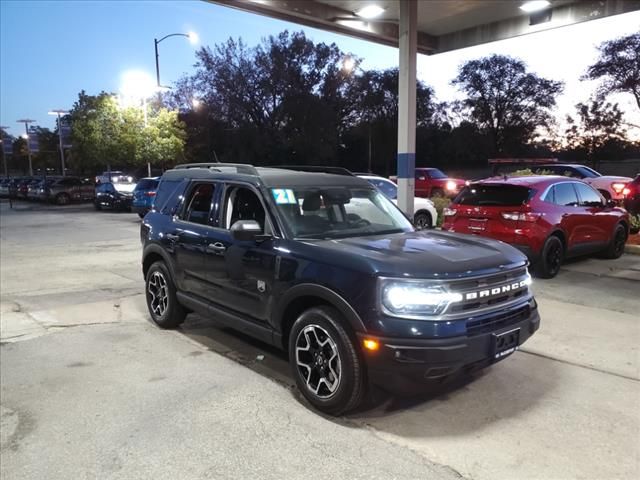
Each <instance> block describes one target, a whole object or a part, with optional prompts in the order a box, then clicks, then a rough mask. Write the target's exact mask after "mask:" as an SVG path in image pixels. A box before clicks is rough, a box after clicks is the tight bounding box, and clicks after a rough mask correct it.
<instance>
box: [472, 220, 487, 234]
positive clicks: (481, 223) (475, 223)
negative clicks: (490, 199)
mask: <svg viewBox="0 0 640 480" xmlns="http://www.w3.org/2000/svg"><path fill="white" fill-rule="evenodd" d="M486 226H487V221H486V220H479V219H476V218H470V219H469V230H473V231H476V232H482V231H484V230H485V228H486Z"/></svg>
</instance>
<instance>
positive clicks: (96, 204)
mask: <svg viewBox="0 0 640 480" xmlns="http://www.w3.org/2000/svg"><path fill="white" fill-rule="evenodd" d="M93 206H94V208H95V209H96V210H97V211H98V212H99V211H100V210H102V205H100V204H99V203H98V201H97V200H96V201H95V202H93Z"/></svg>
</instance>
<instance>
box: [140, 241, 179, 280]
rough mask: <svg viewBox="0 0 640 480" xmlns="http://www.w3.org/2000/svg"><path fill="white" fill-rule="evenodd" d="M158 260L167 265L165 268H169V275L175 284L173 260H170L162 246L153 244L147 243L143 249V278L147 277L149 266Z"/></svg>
mask: <svg viewBox="0 0 640 480" xmlns="http://www.w3.org/2000/svg"><path fill="white" fill-rule="evenodd" d="M159 260H162V261H164V263H165V264H166V265H167V268H168V269H169V273H171V277H172V278H173V282H174V284H175V274H174V270H173V262H172V261H171V258H170V257H169V255H168V254H167V252H165V250H164V249H163V248H162V247H160V246H159V245H155V244H151V245H148V246H147V247H145V249H144V253H143V255H142V276H143V278H146V277H147V272H148V271H149V268H150V267H151V265H153V264H154V263H155V262H157V261H159Z"/></svg>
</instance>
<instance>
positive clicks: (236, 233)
mask: <svg viewBox="0 0 640 480" xmlns="http://www.w3.org/2000/svg"><path fill="white" fill-rule="evenodd" d="M230 230H231V236H232V237H233V239H234V240H238V241H240V242H248V241H251V240H256V238H257V237H258V236H260V235H262V228H260V224H259V223H258V222H256V221H255V220H238V221H237V222H235V223H234V224H233V225H231V229H230Z"/></svg>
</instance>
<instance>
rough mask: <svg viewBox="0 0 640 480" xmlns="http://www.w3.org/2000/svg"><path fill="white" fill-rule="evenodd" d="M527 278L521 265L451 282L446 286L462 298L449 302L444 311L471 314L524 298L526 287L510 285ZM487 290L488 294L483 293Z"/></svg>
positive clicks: (525, 271) (525, 270)
mask: <svg viewBox="0 0 640 480" xmlns="http://www.w3.org/2000/svg"><path fill="white" fill-rule="evenodd" d="M528 278H529V274H528V273H527V269H526V267H522V268H517V269H514V270H509V271H507V272H501V273H499V274H494V275H490V276H487V277H480V278H474V279H471V280H462V281H459V282H452V283H451V284H450V285H449V286H448V287H449V289H450V291H452V292H455V293H460V294H462V295H463V298H464V299H463V300H462V301H461V302H456V303H453V304H451V305H450V306H449V309H448V310H447V312H446V313H447V314H449V315H451V314H453V315H456V314H458V315H459V314H463V313H469V314H472V313H473V312H475V311H478V310H487V309H492V308H493V307H496V308H498V307H500V305H503V304H506V303H510V302H513V301H515V300H517V299H518V298H520V297H522V298H524V297H526V296H527V294H528V292H529V289H528V287H526V286H524V287H519V288H512V286H513V285H515V284H519V283H521V282H523V281H525V280H526V279H528ZM504 290H506V291H504ZM496 291H498V293H496ZM487 292H489V294H487V295H485V293H487ZM474 294H475V295H474Z"/></svg>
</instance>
